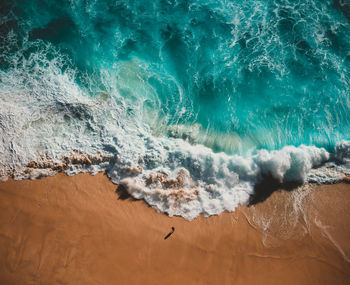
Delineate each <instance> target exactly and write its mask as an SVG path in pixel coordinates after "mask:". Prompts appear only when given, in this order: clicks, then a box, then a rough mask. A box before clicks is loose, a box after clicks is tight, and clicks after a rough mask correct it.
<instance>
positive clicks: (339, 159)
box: [0, 0, 350, 219]
mask: <svg viewBox="0 0 350 285" xmlns="http://www.w3.org/2000/svg"><path fill="white" fill-rule="evenodd" d="M0 7H1V9H0V11H1V15H0V138H1V144H0V178H1V179H2V180H6V179H7V178H9V177H14V178H15V179H23V178H37V177H43V176H47V175H54V174H55V173H57V172H60V171H64V172H66V173H67V174H69V175H73V174H76V173H79V172H91V173H97V172H99V171H106V172H107V175H108V176H109V177H110V179H111V180H112V181H113V182H114V183H120V184H122V185H123V186H124V187H125V188H126V189H127V191H128V192H129V193H130V194H131V195H132V196H133V197H135V198H137V199H144V200H145V201H146V202H147V203H148V204H150V205H151V206H152V207H154V208H156V209H157V210H159V211H161V212H166V213H168V214H169V215H179V216H183V217H184V218H186V219H193V218H195V217H197V216H198V215H199V214H201V213H203V214H204V215H206V216H209V215H214V214H219V213H221V212H222V211H225V210H227V211H233V210H234V209H235V207H237V206H238V205H240V204H245V203H247V202H248V201H249V198H250V196H251V195H253V194H254V187H255V186H256V185H257V184H259V183H260V182H261V181H262V180H263V179H264V178H265V177H269V178H270V179H275V180H276V181H278V182H279V183H288V182H293V183H305V182H313V183H333V182H336V181H339V180H341V179H342V178H343V177H344V175H346V174H349V173H350V171H349V169H350V166H349V165H350V142H349V140H350V14H349V11H350V2H348V1H347V0H342V1H341V0H337V1H330V0H324V1H318V0H306V1H296V0H272V1H267V0H241V1H238V0H231V1H228V0H215V1H214V0H197V1H196V0H192V1H191V0H168V1H167V0H158V1H157V0H156V1H145V0H134V1H132V0H129V1H127V0H120V1H109V0H90V1H89V0H85V1H82V0H75V1H74V0H71V1H57V0H41V1H39V0H13V1H8V0H3V1H1V4H0Z"/></svg>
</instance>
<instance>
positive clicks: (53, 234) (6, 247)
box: [0, 173, 350, 284]
mask: <svg viewBox="0 0 350 285" xmlns="http://www.w3.org/2000/svg"><path fill="white" fill-rule="evenodd" d="M313 188H314V189H311V190H310V189H301V190H296V191H291V192H288V191H276V192H274V193H272V195H271V196H270V197H269V198H268V199H267V200H265V201H264V202H261V203H258V204H256V205H253V206H251V207H247V206H240V207H238V208H237V209H236V210H235V211H234V212H231V213H228V212H224V213H222V214H220V215H218V216H211V217H208V218H205V217H203V216H202V215H201V216H200V217H198V218H196V219H195V220H193V221H186V220H185V219H183V218H181V217H168V216H167V215H165V214H162V213H158V212H156V211H155V210H154V209H153V208H151V207H149V206H148V205H147V204H146V203H145V202H144V201H140V200H134V199H132V198H130V197H127V196H120V193H119V192H117V191H116V190H117V185H114V184H113V183H112V182H110V180H109V179H108V178H107V177H106V176H105V175H104V174H103V173H99V174H97V175H96V176H91V175H90V174H88V173H83V174H78V175H75V176H67V175H65V174H57V175H55V176H53V177H46V178H44V179H41V180H21V181H14V180H12V179H9V180H8V181H6V182H0V210H1V215H0V256H1V257H2V258H1V259H2V261H1V263H0V264H1V265H0V281H1V282H0V283H3V284H33V283H34V284H38V283H39V284H58V283H60V284H116V283H119V284H179V283H180V284H181V283H182V284H281V283H282V282H283V283H285V284H348V283H349V282H350V227H349V225H350V213H348V212H349V211H348V208H349V205H350V191H349V190H350V185H349V184H346V183H340V184H334V185H321V186H315V187H313ZM315 188H316V189H315ZM172 226H173V227H174V228H175V231H174V233H173V234H172V235H171V236H170V237H169V238H168V239H167V240H164V237H165V236H166V235H167V234H168V233H169V232H170V231H171V227H172Z"/></svg>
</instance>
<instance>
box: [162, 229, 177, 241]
mask: <svg viewBox="0 0 350 285" xmlns="http://www.w3.org/2000/svg"><path fill="white" fill-rule="evenodd" d="M174 231H175V228H174V227H171V232H169V233H168V234H167V235H166V236H165V237H164V240H166V239H167V238H169V237H170V236H171V235H172V234H173V233H174Z"/></svg>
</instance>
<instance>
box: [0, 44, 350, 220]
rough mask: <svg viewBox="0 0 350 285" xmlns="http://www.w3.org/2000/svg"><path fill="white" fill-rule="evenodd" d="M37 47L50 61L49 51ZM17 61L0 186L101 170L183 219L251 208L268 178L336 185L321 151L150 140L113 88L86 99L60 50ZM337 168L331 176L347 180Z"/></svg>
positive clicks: (1, 76)
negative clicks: (229, 149)
mask: <svg viewBox="0 0 350 285" xmlns="http://www.w3.org/2000/svg"><path fill="white" fill-rule="evenodd" d="M41 50H43V52H47V53H49V52H50V53H52V54H54V55H55V53H54V51H53V50H52V48H51V47H50V46H49V45H47V46H46V49H41ZM13 57H14V58H13V62H15V63H14V64H13V66H12V67H11V69H10V70H7V71H6V72H5V71H0V100H1V102H2V103H1V105H0V132H1V133H0V138H1V141H2V143H1V144H0V169H1V170H0V171H1V172H0V179H1V180H6V179H7V178H8V177H10V176H11V177H14V178H15V179H23V178H36V177H40V176H45V175H54V174H55V173H57V172H59V171H64V172H66V173H67V174H69V175H73V174H76V173H79V172H82V171H88V172H91V173H97V172H99V171H104V170H107V173H108V176H109V177H110V179H111V180H112V181H113V182H114V183H120V184H122V185H124V187H126V189H127V191H128V192H129V193H130V194H131V195H132V196H133V197H135V198H137V199H144V200H145V201H146V202H147V203H148V204H149V205H151V206H152V207H154V208H155V209H157V210H159V211H161V212H166V213H168V214H169V215H170V216H172V215H179V216H182V217H184V218H186V219H189V220H191V219H194V218H195V217H197V216H198V215H199V214H204V215H205V216H209V215H215V214H219V213H221V212H223V211H233V210H234V209H235V208H236V207H237V206H238V205H240V204H244V203H247V202H248V200H249V197H250V195H251V194H253V192H254V185H255V184H256V183H258V182H260V181H261V179H262V178H263V177H264V176H266V175H268V176H272V177H273V178H275V179H276V180H278V181H279V182H281V183H285V182H290V181H296V182H301V183H302V182H305V181H308V180H310V181H312V182H327V181H331V180H332V179H333V180H334V177H335V174H334V175H333V176H332V175H329V177H328V180H327V178H325V176H322V175H323V173H325V171H323V170H322V169H321V170H319V173H321V174H322V175H321V174H315V172H313V171H314V168H315V167H318V166H321V165H324V164H325V163H326V162H327V161H329V159H330V154H329V153H328V152H327V151H326V150H325V149H323V148H317V147H314V146H304V145H301V146H299V147H294V146H286V147H284V148H283V149H281V150H275V151H267V150H260V151H257V152H256V153H255V154H247V155H246V156H240V155H227V154H225V153H214V152H213V151H212V150H211V149H210V148H207V147H205V146H202V145H191V144H190V143H188V142H186V141H184V140H182V139H176V138H166V137H155V136H154V135H152V131H151V129H150V127H149V125H148V124H147V120H146V117H149V114H145V113H144V111H143V108H142V106H140V105H139V104H135V102H132V103H128V100H126V99H125V98H123V97H121V96H120V95H119V94H118V92H117V90H115V89H113V88H112V87H111V85H109V86H108V88H107V86H105V88H104V89H105V90H107V91H108V92H103V93H98V94H93V96H89V95H87V94H89V92H91V90H83V89H81V87H80V86H79V85H78V84H77V83H76V80H75V76H76V74H75V71H74V70H72V69H70V68H69V67H68V66H67V67H65V68H62V65H63V62H64V60H62V59H61V57H60V56H59V55H58V54H57V55H56V57H55V56H54V57H53V59H52V60H51V61H48V60H46V59H45V58H47V56H44V55H42V54H36V53H32V54H31V55H30V56H29V57H27V58H26V57H25V56H23V55H21V54H16V55H14V56H13ZM51 57H52V56H51ZM63 69H64V70H65V71H64V72H63V71H62V70H63ZM107 75H108V76H111V74H109V73H107ZM107 75H104V74H103V72H101V75H100V76H101V77H102V79H103V78H104V76H107ZM110 79H111V78H107V79H106V81H109V82H110ZM102 82H103V80H102ZM146 87H147V86H146ZM349 153H350V143H349V142H341V143H340V144H339V145H337V147H336V149H335V155H334V156H335V158H336V159H337V161H338V162H339V163H343V164H346V163H348V162H349V157H350V155H349ZM323 167H325V166H323ZM325 169H327V167H326V168H325ZM335 172H336V175H338V176H337V179H339V178H340V177H341V175H344V174H342V173H344V172H341V170H339V171H335Z"/></svg>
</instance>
